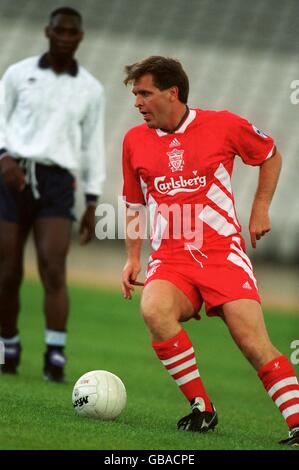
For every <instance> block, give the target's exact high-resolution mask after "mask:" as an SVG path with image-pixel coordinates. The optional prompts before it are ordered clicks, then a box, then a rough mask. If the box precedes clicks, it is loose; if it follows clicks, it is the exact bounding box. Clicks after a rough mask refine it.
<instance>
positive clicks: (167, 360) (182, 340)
mask: <svg viewBox="0 0 299 470" xmlns="http://www.w3.org/2000/svg"><path fill="white" fill-rule="evenodd" d="M152 346H153V348H154V350H155V352H156V354H157V356H158V358H159V359H160V360H161V362H162V364H164V366H165V367H166V369H167V370H168V372H169V373H170V375H171V376H172V377H173V379H174V380H175V381H176V383H177V385H178V386H179V387H180V389H181V391H182V392H183V394H184V395H185V397H186V398H187V400H189V401H190V402H191V401H192V400H193V399H194V398H195V397H201V398H202V399H203V400H204V402H205V409H206V411H213V407H212V405H211V401H210V399H209V397H208V395H207V393H206V391H205V388H204V385H203V383H202V381H201V378H200V375H199V372H198V369H197V365H196V359H195V354H194V349H193V346H192V343H191V341H190V339H189V337H188V335H187V333H186V332H185V331H184V330H183V329H182V330H181V331H180V332H179V333H178V334H177V335H176V336H175V337H174V338H170V339H168V340H166V341H161V342H155V341H153V342H152Z"/></svg>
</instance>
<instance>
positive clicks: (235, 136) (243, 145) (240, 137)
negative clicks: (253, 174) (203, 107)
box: [229, 114, 275, 166]
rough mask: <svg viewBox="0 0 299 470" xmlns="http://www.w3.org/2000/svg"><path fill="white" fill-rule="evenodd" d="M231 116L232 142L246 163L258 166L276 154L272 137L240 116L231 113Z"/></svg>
mask: <svg viewBox="0 0 299 470" xmlns="http://www.w3.org/2000/svg"><path fill="white" fill-rule="evenodd" d="M231 118H232V119H231V125H230V126H229V140H230V144H231V146H232V148H233V151H234V153H235V154H236V155H239V156H240V157H241V158H242V160H243V162H244V163H245V164H247V165H252V166H258V165H261V164H262V163H263V162H264V161H265V160H267V159H268V158H270V157H272V156H273V155H274V153H275V143H274V140H273V139H272V137H270V136H268V135H266V134H264V132H263V131H261V130H260V129H258V128H257V127H256V126H255V125H253V124H251V123H250V122H249V121H247V120H246V119H244V118H242V117H240V116H237V115H235V114H231Z"/></svg>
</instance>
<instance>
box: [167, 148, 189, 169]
mask: <svg viewBox="0 0 299 470" xmlns="http://www.w3.org/2000/svg"><path fill="white" fill-rule="evenodd" d="M167 155H168V157H169V164H168V166H169V168H170V169H171V171H172V172H173V173H174V172H175V171H183V168H184V163H185V162H184V159H183V155H184V150H181V149H180V150H178V149H173V150H172V151H171V152H167Z"/></svg>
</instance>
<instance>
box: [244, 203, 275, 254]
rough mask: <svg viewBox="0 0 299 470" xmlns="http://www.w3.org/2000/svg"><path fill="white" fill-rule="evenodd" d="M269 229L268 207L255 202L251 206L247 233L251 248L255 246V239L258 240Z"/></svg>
mask: <svg viewBox="0 0 299 470" xmlns="http://www.w3.org/2000/svg"><path fill="white" fill-rule="evenodd" d="M270 230H271V222H270V217H269V209H268V206H267V205H263V204H260V205H259V204H256V205H254V207H253V208H252V211H251V216H250V220H249V233H250V239H251V245H252V248H256V242H257V240H260V239H261V238H262V237H263V236H264V235H266V233H268V232H270Z"/></svg>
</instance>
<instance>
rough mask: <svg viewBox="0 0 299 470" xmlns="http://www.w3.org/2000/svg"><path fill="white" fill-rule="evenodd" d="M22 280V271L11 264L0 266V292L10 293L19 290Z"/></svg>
mask: <svg viewBox="0 0 299 470" xmlns="http://www.w3.org/2000/svg"><path fill="white" fill-rule="evenodd" d="M22 278H23V270H22V268H21V267H17V266H15V265H13V264H5V266H4V265H2V269H1V270H0V292H6V293H10V295H11V293H12V292H14V291H16V290H17V289H19V287H20V285H21V282H22Z"/></svg>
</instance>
